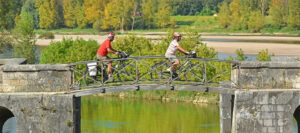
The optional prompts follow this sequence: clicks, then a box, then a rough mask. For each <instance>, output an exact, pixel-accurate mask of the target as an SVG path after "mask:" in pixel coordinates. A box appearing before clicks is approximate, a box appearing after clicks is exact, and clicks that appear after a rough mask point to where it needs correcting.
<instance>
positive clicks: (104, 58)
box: [97, 54, 112, 64]
mask: <svg viewBox="0 0 300 133" xmlns="http://www.w3.org/2000/svg"><path fill="white" fill-rule="evenodd" d="M97 59H98V60H99V61H102V62H103V63H104V64H108V63H112V61H103V60H109V59H110V58H109V57H108V56H101V55H98V54H97Z"/></svg>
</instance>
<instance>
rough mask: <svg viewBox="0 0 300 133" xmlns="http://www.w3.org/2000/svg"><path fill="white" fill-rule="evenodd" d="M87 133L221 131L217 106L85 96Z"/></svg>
mask: <svg viewBox="0 0 300 133" xmlns="http://www.w3.org/2000/svg"><path fill="white" fill-rule="evenodd" d="M81 117H82V132H84V133H95V132H102V133H110V132H113V133H123V132H130V133H140V132H143V133H199V132H201V133H206V132H207V133H219V132H220V129H219V107H218V105H194V104H191V103H162V102H160V101H143V100H129V99H126V100H125V99H118V98H111V97H93V96H90V97H83V98H82V116H81Z"/></svg>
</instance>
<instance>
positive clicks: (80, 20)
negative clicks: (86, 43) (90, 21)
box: [74, 1, 87, 28]
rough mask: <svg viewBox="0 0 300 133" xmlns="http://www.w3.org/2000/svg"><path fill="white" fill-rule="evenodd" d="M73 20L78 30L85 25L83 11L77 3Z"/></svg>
mask: <svg viewBox="0 0 300 133" xmlns="http://www.w3.org/2000/svg"><path fill="white" fill-rule="evenodd" d="M74 14H75V20H76V25H77V27H78V28H84V27H86V25H87V20H86V17H85V14H84V11H83V6H82V3H81V2H79V1H77V3H76V6H75V12H74Z"/></svg>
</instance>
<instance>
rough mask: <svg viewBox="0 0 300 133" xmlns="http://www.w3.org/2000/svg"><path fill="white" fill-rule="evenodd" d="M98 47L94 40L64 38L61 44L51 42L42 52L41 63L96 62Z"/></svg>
mask: <svg viewBox="0 0 300 133" xmlns="http://www.w3.org/2000/svg"><path fill="white" fill-rule="evenodd" d="M98 47H99V46H98V45H97V42H96V41H94V40H88V41H85V40H83V39H82V38H81V39H78V38H77V39H76V40H73V39H66V38H63V40H62V41H60V42H51V43H50V45H49V46H48V47H47V48H45V49H44V50H43V51H42V55H41V58H40V63H41V64H46V63H71V62H79V61H87V60H94V59H96V52H97V49H98Z"/></svg>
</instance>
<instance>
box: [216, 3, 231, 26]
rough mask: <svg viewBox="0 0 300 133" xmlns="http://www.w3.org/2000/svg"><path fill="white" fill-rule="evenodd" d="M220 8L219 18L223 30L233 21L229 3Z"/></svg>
mask: <svg viewBox="0 0 300 133" xmlns="http://www.w3.org/2000/svg"><path fill="white" fill-rule="evenodd" d="M219 8H220V13H219V17H218V20H219V21H218V22H219V26H220V27H222V28H227V27H229V25H230V21H231V19H230V15H231V14H230V10H229V6H228V4H227V2H223V3H222V5H221V6H219Z"/></svg>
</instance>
